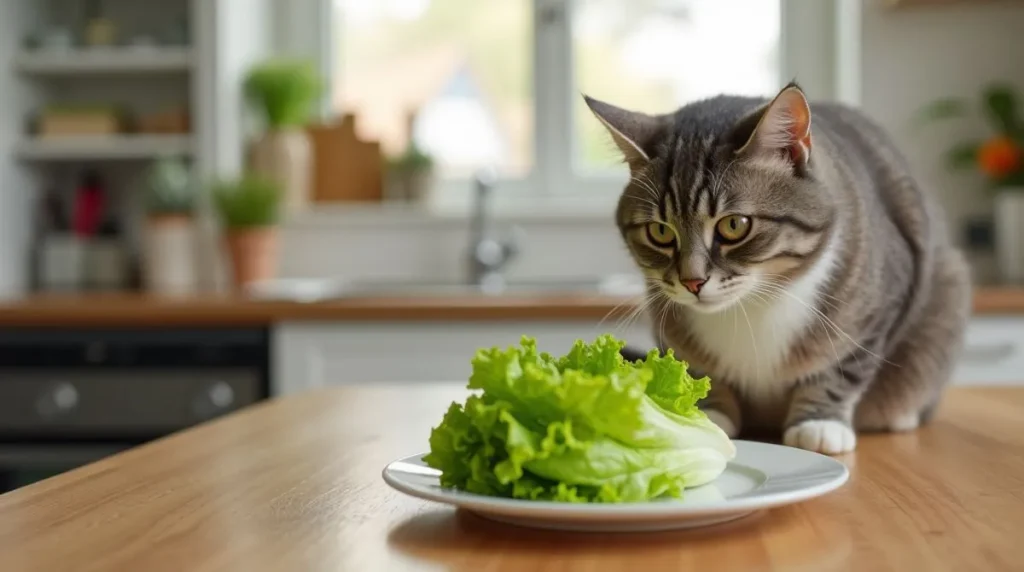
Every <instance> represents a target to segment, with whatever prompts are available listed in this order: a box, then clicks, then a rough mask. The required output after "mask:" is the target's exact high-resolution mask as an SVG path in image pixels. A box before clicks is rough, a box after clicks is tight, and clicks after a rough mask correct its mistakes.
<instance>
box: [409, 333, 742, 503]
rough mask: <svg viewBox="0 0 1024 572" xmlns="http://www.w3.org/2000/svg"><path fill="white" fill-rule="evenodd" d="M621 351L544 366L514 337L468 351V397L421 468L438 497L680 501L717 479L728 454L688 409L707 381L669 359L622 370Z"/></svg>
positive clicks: (590, 349)
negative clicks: (430, 474)
mask: <svg viewBox="0 0 1024 572" xmlns="http://www.w3.org/2000/svg"><path fill="white" fill-rule="evenodd" d="M623 345H624V344H623V342H621V341H619V340H617V339H615V338H614V337H612V336H610V335H605V336H601V337H599V338H597V339H596V340H595V341H594V343H592V344H586V343H584V342H582V341H577V342H576V344H575V345H574V346H573V347H572V349H571V350H570V351H569V353H567V354H566V355H565V356H562V357H559V358H554V357H552V356H550V355H548V354H546V353H542V352H538V351H537V345H536V342H535V340H534V339H532V338H529V337H523V338H522V341H521V343H520V346H519V347H510V348H508V349H504V350H502V349H499V348H491V349H482V350H480V351H478V352H477V354H476V356H475V357H474V358H473V373H472V375H471V377H470V379H469V385H468V387H469V389H471V390H478V393H474V394H473V395H471V396H470V397H469V398H468V399H467V400H466V401H465V403H462V404H459V403H453V404H452V405H451V407H450V408H449V409H448V412H447V413H446V414H445V416H444V419H443V420H442V421H441V423H440V425H438V426H437V427H435V428H434V429H433V431H432V432H431V434H430V452H429V453H428V454H427V455H426V456H425V457H424V461H425V462H426V463H427V464H428V465H429V466H431V467H434V468H435V469H438V470H439V471H441V485H442V486H444V487H450V488H456V489H461V490H464V491H468V492H472V493H477V494H482V495H493V496H501V497H511V498H520V499H534V500H553V501H564V502H605V503H612V502H639V501H646V500H651V499H655V498H659V497H680V496H682V494H683V490H684V489H686V488H689V487H695V486H699V485H702V484H705V483H707V482H709V481H712V480H714V479H715V478H717V477H718V475H720V474H721V473H722V471H723V470H724V469H725V466H726V463H727V462H728V461H729V460H731V459H732V458H733V457H734V456H735V453H736V449H735V446H734V445H733V443H732V441H730V440H729V437H728V436H727V435H726V434H725V433H724V432H723V431H722V430H721V429H719V428H718V427H717V426H716V425H715V424H714V423H712V422H711V421H710V420H709V419H708V418H707V416H706V415H704V413H703V412H701V411H700V410H698V409H697V402H698V401H699V400H700V399H702V398H703V397H705V396H707V393H708V390H709V388H710V381H709V380H708V378H706V377H705V378H701V379H694V378H693V377H692V376H690V375H689V374H688V373H687V371H686V368H687V364H686V363H685V362H682V361H679V360H677V359H675V357H674V356H673V355H672V353H671V352H668V353H667V355H665V356H661V355H659V353H658V352H657V351H651V353H649V354H648V355H647V358H646V359H644V360H640V361H637V362H628V361H626V360H625V359H623V357H622V355H621V354H620V350H621V349H622V347H623Z"/></svg>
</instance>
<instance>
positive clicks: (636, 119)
mask: <svg viewBox="0 0 1024 572" xmlns="http://www.w3.org/2000/svg"><path fill="white" fill-rule="evenodd" d="M583 99H584V101H586V102H587V107H589V108H590V111H592V112H594V115H595V116H596V117H597V119H598V121H600V122H601V123H602V124H603V125H604V126H605V128H606V129H608V133H610V134H611V136H612V140H613V141H615V145H616V146H617V147H618V148H619V150H620V151H622V154H623V155H624V156H625V158H626V162H627V163H629V165H630V166H631V167H635V166H638V165H641V164H644V163H647V162H648V161H650V160H651V155H650V153H651V145H652V144H653V143H654V142H655V141H656V140H657V138H658V137H659V135H660V134H661V132H662V130H663V128H664V126H665V123H664V120H663V119H662V118H660V117H656V116H653V115H646V114H644V113H637V112H635V111H629V110H626V109H622V108H620V107H615V106H614V105H611V104H610V103H605V102H603V101H599V100H597V99H594V98H592V97H589V96H586V95H584V96H583Z"/></svg>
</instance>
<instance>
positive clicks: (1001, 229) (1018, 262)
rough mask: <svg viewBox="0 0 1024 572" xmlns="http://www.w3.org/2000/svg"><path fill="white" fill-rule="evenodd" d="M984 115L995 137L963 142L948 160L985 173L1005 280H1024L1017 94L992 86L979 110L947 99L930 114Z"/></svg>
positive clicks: (1022, 129) (1023, 164)
mask: <svg viewBox="0 0 1024 572" xmlns="http://www.w3.org/2000/svg"><path fill="white" fill-rule="evenodd" d="M972 110H977V111H980V113H981V116H982V117H983V118H984V119H985V120H986V123H987V124H988V127H989V129H990V130H991V134H990V135H989V136H988V137H986V138H984V139H980V140H969V141H961V142H960V143H958V144H956V145H954V146H953V147H951V148H950V149H949V151H948V153H947V156H946V160H947V162H948V163H949V165H950V166H951V167H952V168H955V169H972V170H976V171H978V172H980V173H981V174H982V175H983V176H984V177H985V180H986V183H987V187H988V188H989V190H990V191H991V192H992V193H993V194H994V200H995V205H994V206H995V217H994V223H995V247H996V257H997V260H998V263H999V266H1000V271H1001V273H1002V275H1003V278H1004V279H1005V280H1007V281H1011V282H1021V281H1024V121H1022V119H1021V116H1020V112H1019V109H1018V101H1017V93H1016V91H1015V89H1014V88H1013V87H1011V86H1009V85H1006V84H1001V83H997V84H992V85H989V86H988V87H986V88H985V89H984V90H983V91H982V94H981V101H980V105H979V106H978V107H975V105H972V103H971V102H970V101H966V100H963V99H955V98H947V99H941V100H938V101H935V102H933V103H932V104H930V105H929V106H928V107H927V108H926V109H925V113H924V116H925V118H926V119H929V120H945V119H951V118H961V117H966V116H969V115H970V114H971V112H972Z"/></svg>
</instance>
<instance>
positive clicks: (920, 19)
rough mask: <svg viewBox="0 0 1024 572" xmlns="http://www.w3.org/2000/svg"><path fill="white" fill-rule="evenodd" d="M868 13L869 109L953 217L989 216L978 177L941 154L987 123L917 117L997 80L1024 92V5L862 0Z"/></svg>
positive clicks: (865, 102)
mask: <svg viewBox="0 0 1024 572" xmlns="http://www.w3.org/2000/svg"><path fill="white" fill-rule="evenodd" d="M862 15H863V17H862V21H861V26H862V34H863V42H862V46H863V52H862V55H863V57H862V82H863V83H862V89H861V97H862V106H863V108H864V109H865V110H866V111H867V112H868V113H870V114H871V115H872V116H873V117H875V118H876V119H877V120H879V121H881V122H882V123H883V124H884V125H885V126H886V127H887V128H888V129H889V131H890V132H891V133H892V135H893V137H894V138H895V139H896V140H897V142H898V143H899V144H900V145H902V148H903V149H904V150H905V152H906V154H907V155H908V157H909V159H910V161H911V163H912V164H913V165H914V166H915V167H917V168H918V170H919V174H920V176H922V177H923V178H924V179H925V180H926V181H928V182H929V183H930V184H931V185H933V186H934V188H935V190H936V191H937V192H938V193H939V196H940V197H941V200H942V202H943V204H945V205H946V208H947V210H948V212H949V215H950V219H951V222H954V223H959V221H960V220H962V218H963V217H965V216H973V215H984V214H987V213H988V212H990V210H991V202H990V201H989V200H987V198H986V196H985V194H984V193H983V192H982V191H981V188H980V187H981V185H980V179H979V178H978V177H977V176H975V175H970V174H954V173H951V172H950V171H949V170H947V169H946V168H945V166H944V165H943V164H942V155H943V152H944V151H945V150H946V149H947V148H948V146H949V145H950V143H952V142H953V141H956V140H957V138H958V137H968V136H983V135H985V134H986V132H985V131H984V124H983V122H982V121H981V120H980V119H976V120H972V121H969V122H964V123H963V124H962V125H953V124H950V125H938V124H936V125H932V126H929V127H927V128H917V127H914V126H913V125H912V124H911V117H913V116H914V114H915V113H917V112H918V111H919V110H920V109H921V107H922V106H924V105H925V104H927V103H928V102H929V101H931V100H933V99H935V98H938V97H945V96H958V97H972V98H975V100H977V98H978V97H979V92H980V90H981V89H982V87H983V86H984V85H985V84H986V83H988V82H990V81H993V80H1010V81H1012V82H1014V83H1015V84H1016V85H1017V86H1018V87H1019V88H1022V89H1024V62H1022V60H1021V57H1020V56H1021V54H1022V53H1024V2H1016V1H1007V2H970V1H965V2H960V3H959V4H953V5H950V6H936V7H925V8H914V9H911V8H906V9H901V10H892V9H889V8H886V7H885V6H883V2H882V0H864V8H863V14H862ZM955 230H958V227H957V228H956V229H955ZM957 238H959V236H958V237H957Z"/></svg>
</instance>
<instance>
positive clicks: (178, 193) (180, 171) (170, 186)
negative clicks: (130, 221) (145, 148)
mask: <svg viewBox="0 0 1024 572" xmlns="http://www.w3.org/2000/svg"><path fill="white" fill-rule="evenodd" d="M144 196H145V204H144V208H145V211H146V224H145V230H144V235H143V279H144V281H145V285H146V289H147V290H149V291H150V292H153V293H155V294H162V295H183V294H192V293H194V292H195V290H196V287H197V277H196V250H195V249H196V230H195V229H196V225H195V222H194V216H193V215H194V210H195V186H194V185H193V181H192V176H191V174H190V172H189V169H188V166H187V165H185V163H184V162H183V161H181V160H180V159H177V158H171V157H163V158H161V159H158V160H157V161H156V162H155V163H153V165H152V166H151V167H150V169H149V173H148V174H147V176H146V183H145V195H144Z"/></svg>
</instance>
